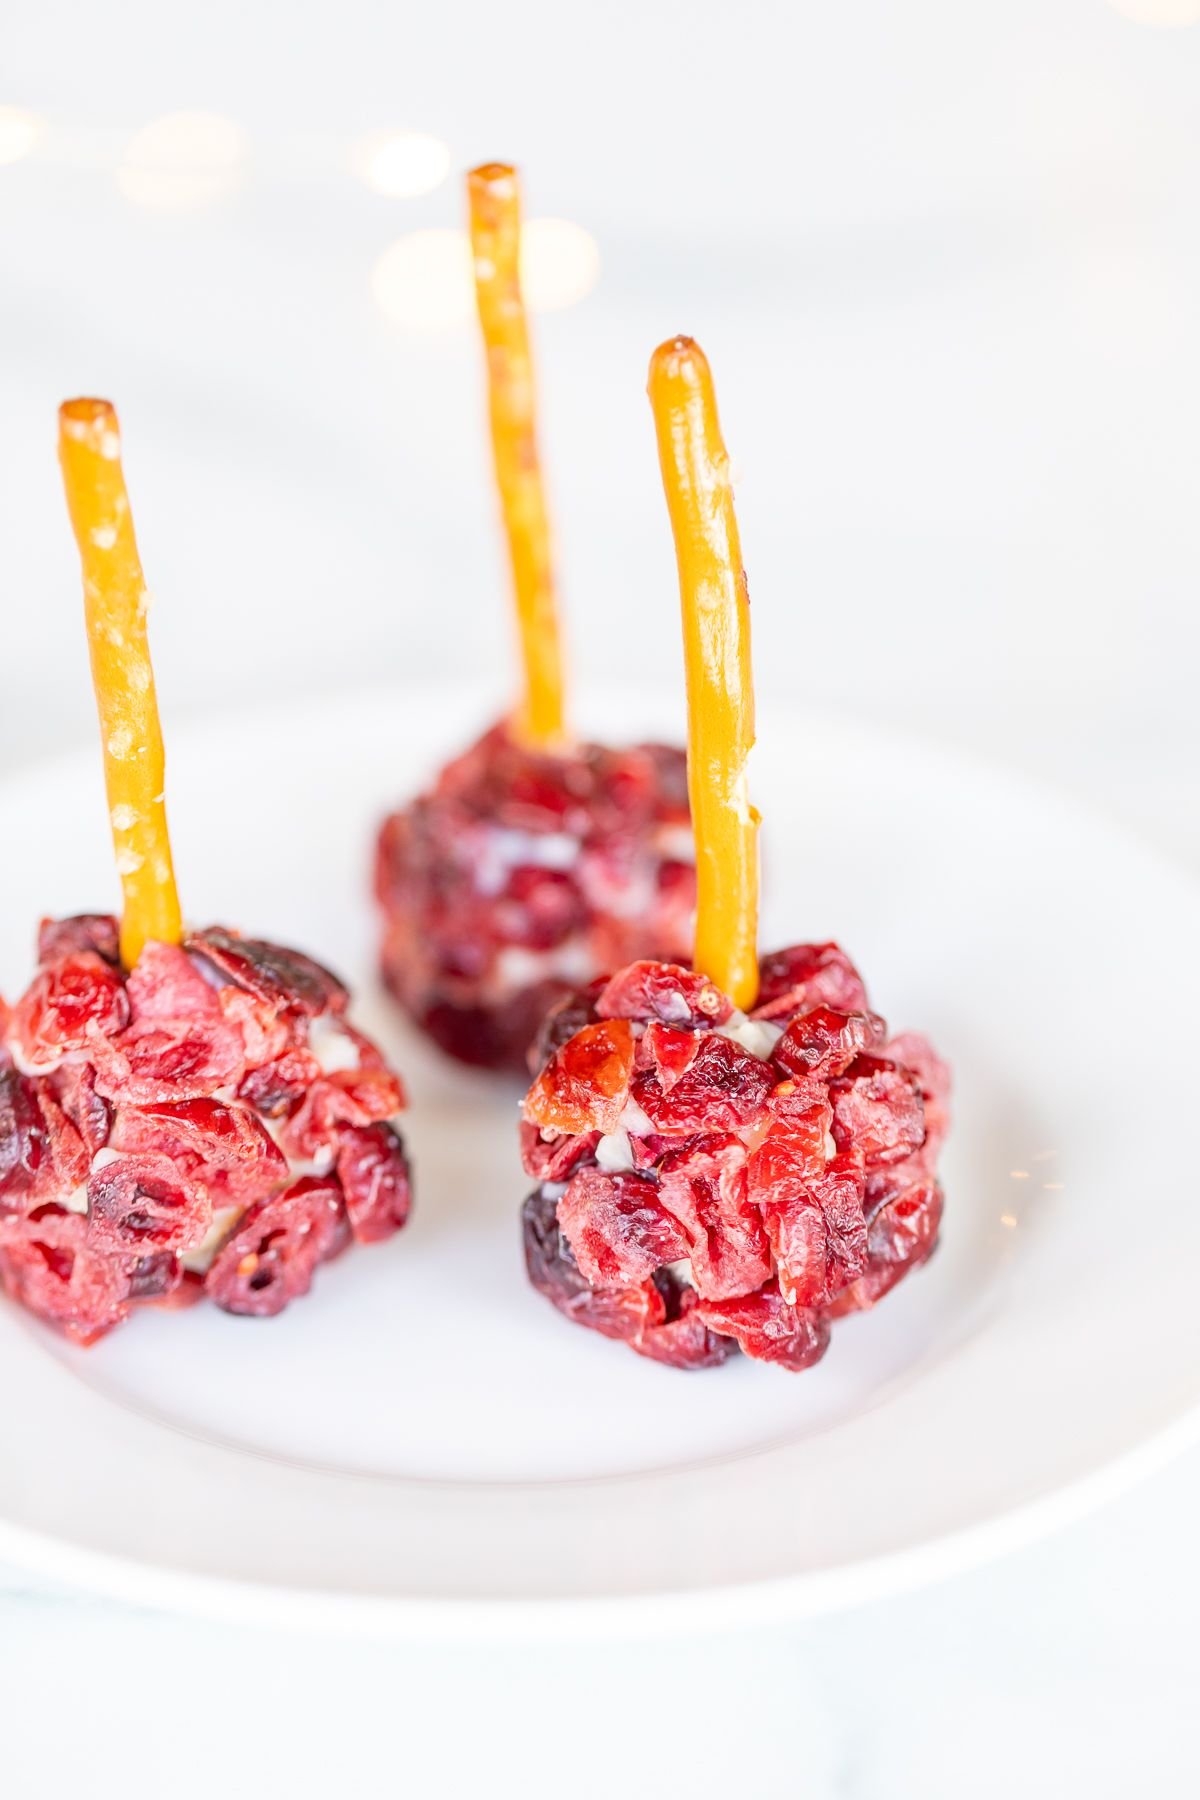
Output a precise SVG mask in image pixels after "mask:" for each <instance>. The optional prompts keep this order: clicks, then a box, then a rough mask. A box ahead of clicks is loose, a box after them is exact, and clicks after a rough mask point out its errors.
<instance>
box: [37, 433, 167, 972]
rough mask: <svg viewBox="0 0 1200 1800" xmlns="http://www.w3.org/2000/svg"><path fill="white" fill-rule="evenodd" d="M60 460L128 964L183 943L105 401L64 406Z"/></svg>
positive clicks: (138, 605)
mask: <svg viewBox="0 0 1200 1800" xmlns="http://www.w3.org/2000/svg"><path fill="white" fill-rule="evenodd" d="M58 455H59V462H60V464H61V466H62V475H63V487H64V490H65V492H66V499H67V511H68V512H69V514H70V518H71V524H72V527H73V528H74V532H75V541H76V543H77V545H78V547H79V559H80V563H81V565H82V570H83V599H84V613H85V617H86V620H87V633H88V649H89V651H90V654H91V664H92V684H93V687H94V688H95V692H96V707H97V711H98V713H99V715H100V736H101V742H102V745H103V753H104V782H105V788H106V790H107V794H108V810H109V823H110V826H111V828H112V838H113V850H114V853H115V859H116V866H117V874H118V875H119V876H120V878H121V887H122V891H123V894H124V911H123V914H122V919H121V959H122V961H123V962H124V964H125V966H126V968H132V967H133V966H134V964H135V963H136V962H137V959H138V957H139V956H140V954H141V951H142V946H143V945H144V944H145V943H146V942H147V941H148V940H150V939H155V940H157V941H158V942H160V943H167V944H177V943H178V942H179V940H180V938H181V937H182V935H183V927H182V922H181V919H180V912H179V899H178V895H177V893H176V889H175V876H174V870H173V866H172V861H171V845H170V840H169V838H168V836H167V819H166V810H165V807H164V804H163V774H164V756H163V743H162V731H161V728H160V726H159V720H158V702H157V699H156V697H155V691H154V671H153V669H152V667H151V664H150V649H149V645H148V642H147V638H146V584H145V580H144V578H143V576H142V565H141V561H140V559H139V557H138V549H137V541H136V539H135V537H134V532H133V519H132V516H131V514H130V510H129V496H128V494H127V492H126V490H125V477H124V475H123V473H122V470H121V432H120V426H119V424H118V422H117V415H116V412H115V411H114V409H113V407H112V406H111V405H110V404H109V402H108V401H107V400H90V399H80V400H68V401H66V402H65V404H64V405H63V406H61V407H60V408H59V414H58Z"/></svg>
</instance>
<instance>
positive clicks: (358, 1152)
mask: <svg viewBox="0 0 1200 1800" xmlns="http://www.w3.org/2000/svg"><path fill="white" fill-rule="evenodd" d="M337 1174H338V1180H339V1181H340V1182H341V1184H342V1198H343V1200H344V1202H345V1206H346V1216H347V1218H348V1219H349V1221H350V1229H351V1231H352V1232H353V1233H354V1236H355V1237H356V1238H357V1239H358V1241H359V1243H360V1244H378V1243H382V1241H383V1239H384V1238H388V1237H391V1235H392V1233H393V1232H394V1231H399V1229H400V1227H401V1226H402V1225H403V1224H404V1222H405V1220H406V1219H407V1218H408V1214H409V1208H410V1206H411V1203H412V1195H411V1189H410V1181H409V1170H408V1159H407V1157H406V1156H405V1153H404V1141H403V1139H402V1138H401V1136H400V1133H399V1132H398V1131H396V1130H395V1128H394V1127H393V1126H391V1125H389V1124H387V1123H386V1122H385V1123H380V1124H378V1125H359V1126H346V1127H343V1128H342V1130H341V1131H339V1133H338V1151H337Z"/></svg>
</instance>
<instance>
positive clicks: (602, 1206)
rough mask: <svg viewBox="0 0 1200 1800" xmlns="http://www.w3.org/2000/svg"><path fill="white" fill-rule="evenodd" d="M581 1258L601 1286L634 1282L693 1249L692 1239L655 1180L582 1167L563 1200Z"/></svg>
mask: <svg viewBox="0 0 1200 1800" xmlns="http://www.w3.org/2000/svg"><path fill="white" fill-rule="evenodd" d="M558 1223H559V1225H560V1227H561V1229H562V1233H563V1236H564V1237H565V1238H566V1240H567V1242H568V1244H570V1246H571V1250H572V1253H573V1255H574V1257H575V1261H576V1262H577V1263H578V1265H579V1268H580V1271H581V1272H582V1274H583V1275H584V1276H585V1277H586V1278H587V1280H588V1281H591V1282H594V1283H595V1284H596V1285H597V1286H599V1287H617V1286H620V1287H634V1286H636V1285H637V1284H638V1283H640V1282H642V1281H645V1280H646V1279H647V1277H649V1276H651V1275H653V1273H654V1271H655V1270H656V1269H658V1268H661V1267H662V1265H663V1264H664V1263H669V1262H675V1261H676V1260H677V1259H678V1258H679V1257H681V1256H685V1255H686V1254H687V1249H688V1243H687V1239H686V1237H685V1236H684V1234H683V1231H682V1230H681V1229H680V1225H679V1222H678V1220H677V1219H675V1218H673V1217H672V1215H671V1213H670V1212H668V1211H667V1209H666V1207H665V1206H664V1204H663V1202H662V1200H661V1199H660V1198H659V1191H658V1189H657V1187H656V1186H655V1185H654V1183H653V1182H652V1181H645V1180H643V1179H642V1177H641V1176H639V1175H626V1174H618V1175H609V1174H606V1173H605V1172H604V1171H603V1170H602V1169H580V1170H578V1171H577V1173H576V1174H574V1175H573V1176H572V1177H571V1181H570V1185H569V1186H568V1188H567V1191H566V1193H565V1194H564V1195H563V1197H562V1199H561V1200H560V1201H559V1203H558Z"/></svg>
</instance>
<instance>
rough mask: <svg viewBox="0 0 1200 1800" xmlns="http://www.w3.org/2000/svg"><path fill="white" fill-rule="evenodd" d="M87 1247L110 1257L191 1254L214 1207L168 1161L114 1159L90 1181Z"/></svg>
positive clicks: (174, 1165)
mask: <svg viewBox="0 0 1200 1800" xmlns="http://www.w3.org/2000/svg"><path fill="white" fill-rule="evenodd" d="M87 1195H88V1215H87V1224H88V1244H89V1246H90V1247H91V1248H92V1249H93V1250H99V1251H103V1252H104V1253H106V1254H108V1255H112V1254H114V1253H116V1254H124V1255H126V1256H145V1255H148V1254H149V1253H150V1252H151V1251H155V1250H171V1251H174V1252H176V1253H178V1252H180V1251H183V1250H191V1249H194V1248H195V1246H196V1245H197V1244H198V1243H200V1241H201V1239H202V1238H203V1237H204V1236H205V1234H206V1233H207V1231H208V1229H209V1227H210V1225H211V1224H212V1204H211V1202H210V1200H209V1198H208V1195H207V1193H206V1192H205V1191H204V1189H203V1188H201V1187H198V1186H197V1185H196V1184H195V1183H194V1182H192V1181H190V1180H189V1179H188V1178H187V1177H186V1176H185V1175H184V1174H183V1173H182V1172H181V1170H180V1169H179V1168H178V1167H177V1166H176V1164H175V1163H173V1162H172V1161H171V1160H170V1158H169V1157H166V1156H148V1155H143V1156H114V1157H113V1159H112V1161H111V1162H106V1163H102V1164H101V1166H100V1167H99V1168H94V1169H93V1170H92V1172H91V1174H90V1175H89V1176H88V1184H87Z"/></svg>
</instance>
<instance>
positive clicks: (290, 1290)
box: [204, 1176, 344, 1319]
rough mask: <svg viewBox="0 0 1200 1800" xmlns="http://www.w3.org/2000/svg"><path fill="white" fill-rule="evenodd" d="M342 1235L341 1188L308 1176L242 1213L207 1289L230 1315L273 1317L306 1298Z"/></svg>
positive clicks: (211, 1271)
mask: <svg viewBox="0 0 1200 1800" xmlns="http://www.w3.org/2000/svg"><path fill="white" fill-rule="evenodd" d="M343 1230H344V1225H343V1212H342V1197H341V1193H340V1191H339V1189H338V1187H337V1184H336V1183H335V1182H332V1181H326V1180H323V1179H321V1178H320V1177H313V1176H305V1177H304V1178H303V1179H302V1180H300V1181H296V1182H293V1183H292V1185H291V1187H289V1188H285V1189H284V1191H283V1192H282V1193H281V1194H274V1195H272V1196H271V1198H270V1199H268V1200H260V1201H258V1202H257V1203H256V1204H255V1205H254V1206H252V1207H251V1208H250V1210H249V1211H248V1212H247V1213H246V1214H244V1216H243V1217H242V1218H241V1219H240V1220H239V1221H238V1223H237V1225H236V1226H235V1227H234V1229H233V1231H232V1232H231V1233H230V1235H229V1237H228V1238H227V1239H226V1240H225V1242H224V1244H223V1245H222V1246H221V1248H220V1249H219V1250H218V1252H217V1254H216V1256H215V1258H214V1259H213V1263H212V1267H211V1268H210V1269H209V1271H208V1274H207V1276H206V1277H205V1283H204V1285H205V1287H206V1289H207V1291H208V1293H209V1295H210V1297H211V1298H212V1299H213V1300H214V1301H215V1302H216V1304H217V1305H218V1306H220V1307H223V1308H224V1310H225V1311H226V1312H231V1313H241V1314H245V1315H246V1316H248V1317H250V1318H256V1319H269V1318H273V1317H274V1316H275V1314H276V1313H279V1312H282V1311H283V1308H284V1307H285V1306H286V1305H287V1304H288V1302H289V1301H290V1300H296V1299H299V1297H300V1296H301V1295H302V1294H307V1292H308V1290H309V1288H310V1287H311V1286H312V1281H313V1276H314V1274H315V1273H316V1270H317V1268H318V1266H319V1265H320V1264H321V1263H322V1262H324V1261H325V1260H326V1259H327V1258H328V1257H329V1256H330V1255H331V1254H332V1253H333V1252H334V1251H335V1250H336V1249H338V1248H339V1247H340V1245H341V1240H342V1233H343Z"/></svg>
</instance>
